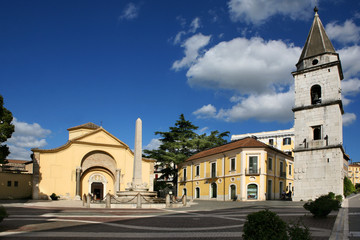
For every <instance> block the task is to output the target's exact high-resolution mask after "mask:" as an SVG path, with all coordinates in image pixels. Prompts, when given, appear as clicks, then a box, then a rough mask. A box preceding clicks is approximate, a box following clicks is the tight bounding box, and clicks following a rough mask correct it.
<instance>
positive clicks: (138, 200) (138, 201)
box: [136, 193, 141, 208]
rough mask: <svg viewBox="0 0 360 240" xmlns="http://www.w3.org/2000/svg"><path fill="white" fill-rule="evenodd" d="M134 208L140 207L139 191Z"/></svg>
mask: <svg viewBox="0 0 360 240" xmlns="http://www.w3.org/2000/svg"><path fill="white" fill-rule="evenodd" d="M136 208H141V195H140V193H138V195H137V202H136Z"/></svg>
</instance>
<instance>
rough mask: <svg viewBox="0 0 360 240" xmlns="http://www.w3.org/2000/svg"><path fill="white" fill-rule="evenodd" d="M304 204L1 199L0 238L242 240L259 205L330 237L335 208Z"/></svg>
mask: <svg viewBox="0 0 360 240" xmlns="http://www.w3.org/2000/svg"><path fill="white" fill-rule="evenodd" d="M0 204H1V203H0ZM303 204H304V202H287V201H264V202H218V201H194V202H193V203H192V204H191V205H190V206H189V207H186V208H167V209H114V208H111V209H95V208H91V209H89V208H84V207H82V205H81V203H79V202H75V201H58V202H55V201H53V202H51V201H50V202H35V201H29V202H26V203H21V202H20V203H5V204H4V203H3V205H4V206H5V207H6V209H7V211H8V214H9V217H8V218H5V219H4V220H3V222H2V223H0V239H12V240H13V239H27V240H28V239H45V238H49V239H69V238H71V239H99V238H101V239H175V240H176V239H235V238H236V239H241V236H242V234H243V232H242V228H243V225H244V222H245V220H246V216H247V215H248V214H249V213H253V212H257V211H260V210H263V209H269V210H271V211H273V212H276V213H277V214H278V215H279V216H280V217H281V218H282V219H283V220H285V221H286V222H288V223H294V222H297V221H298V220H299V219H301V221H302V222H303V223H304V224H305V225H306V226H308V227H309V228H310V231H311V234H312V238H313V239H329V238H330V236H331V235H332V230H333V228H334V226H335V221H336V219H337V215H338V212H332V213H331V214H330V215H329V216H328V217H327V218H325V219H314V218H313V217H312V216H311V214H310V213H309V212H308V211H306V210H305V209H304V208H303V207H302V205H303ZM351 204H352V203H351V202H350V203H349V205H351ZM353 213H354V214H353ZM357 213H358V210H355V208H354V212H353V210H349V218H352V216H354V217H355V218H357V219H358V216H357V215H356V214H357ZM359 225H360V224H357V226H359ZM357 233H360V229H359V231H354V232H349V234H353V235H354V236H355V235H356V234H357ZM335 239H342V238H335ZM351 239H357V238H356V236H355V237H354V238H351Z"/></svg>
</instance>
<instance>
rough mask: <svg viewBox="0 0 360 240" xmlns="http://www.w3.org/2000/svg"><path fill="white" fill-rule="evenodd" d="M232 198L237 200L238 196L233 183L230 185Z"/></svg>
mask: <svg viewBox="0 0 360 240" xmlns="http://www.w3.org/2000/svg"><path fill="white" fill-rule="evenodd" d="M230 199H231V200H234V201H235V200H236V199H237V196H236V186H235V185H231V186H230Z"/></svg>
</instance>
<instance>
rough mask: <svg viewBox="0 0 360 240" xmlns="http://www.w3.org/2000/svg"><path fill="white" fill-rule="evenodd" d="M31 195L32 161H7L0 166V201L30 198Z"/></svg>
mask: <svg viewBox="0 0 360 240" xmlns="http://www.w3.org/2000/svg"><path fill="white" fill-rule="evenodd" d="M30 167H31V168H30ZM31 193H32V161H24V160H14V159H7V163H5V164H0V199H24V198H31Z"/></svg>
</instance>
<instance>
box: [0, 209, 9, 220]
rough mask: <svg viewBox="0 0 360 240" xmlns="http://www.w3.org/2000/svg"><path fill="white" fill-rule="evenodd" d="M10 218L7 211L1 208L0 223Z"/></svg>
mask: <svg viewBox="0 0 360 240" xmlns="http://www.w3.org/2000/svg"><path fill="white" fill-rule="evenodd" d="M7 216H8V214H7V212H6V209H5V208H4V207H3V206H0V222H1V221H2V220H3V219H4V218H6V217H7Z"/></svg>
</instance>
